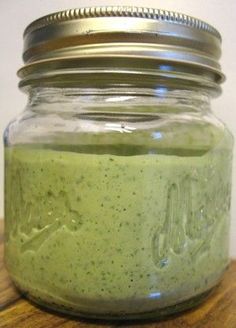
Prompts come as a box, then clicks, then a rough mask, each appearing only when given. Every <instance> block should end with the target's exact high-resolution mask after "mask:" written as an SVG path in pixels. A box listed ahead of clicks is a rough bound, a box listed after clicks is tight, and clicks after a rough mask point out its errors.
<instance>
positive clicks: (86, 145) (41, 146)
mask: <svg viewBox="0 0 236 328" xmlns="http://www.w3.org/2000/svg"><path fill="white" fill-rule="evenodd" d="M220 52H221V37H220V34H219V32H218V31H217V30H216V29H215V28H213V27H212V26H210V25H208V24H207V23H204V22H202V21H200V20H197V19H195V18H192V17H188V16H185V15H182V14H179V13H173V12H169V11H161V10H158V9H147V8H136V7H99V8H98V7H97V8H80V9H75V10H68V11H63V12H59V13H55V14H52V15H48V16H46V17H43V18H40V19H38V20H36V21H35V22H33V23H31V24H30V25H29V26H28V27H27V28H26V30H25V33H24V53H23V59H24V62H25V65H24V67H23V68H22V69H20V70H19V72H18V75H19V77H20V79H21V81H20V87H21V89H23V90H24V91H25V92H26V93H27V94H28V95H29V100H28V104H27V105H26V108H25V109H24V111H23V112H22V114H21V115H19V116H18V117H17V118H16V119H15V120H13V121H12V122H11V123H10V124H9V125H8V127H7V128H6V130H5V134H4V141H5V261H6V265H7V268H8V271H9V274H10V276H11V278H12V280H13V281H14V283H15V284H16V286H17V287H18V288H19V289H20V291H21V292H22V293H23V294H24V295H26V297H28V298H29V299H31V300H33V301H35V302H36V303H38V304H41V305H43V306H45V307H47V308H51V309H54V310H58V311H62V312H66V313H70V314H75V315H80V316H85V317H93V318H105V319H138V318H155V317H159V316H163V315H168V314H171V313H174V312H178V311H182V310H184V309H187V308H189V307H192V306H195V305H197V304H198V303H200V302H201V301H202V300H203V299H205V298H206V296H207V295H209V293H210V292H211V291H212V289H213V288H214V287H215V286H217V284H218V283H219V282H220V280H221V278H222V275H223V273H224V271H225V269H226V268H227V266H228V264H229V253H228V250H229V223H230V194H231V165H232V144H233V138H232V135H231V133H230V132H229V131H228V129H227V128H226V126H225V125H224V123H222V122H221V121H220V120H219V119H218V118H217V117H216V116H215V114H213V112H212V110H211V99H212V98H213V97H216V96H217V95H219V93H220V83H221V82H222V81H223V80H224V76H223V74H222V72H221V69H220V65H219V58H220Z"/></svg>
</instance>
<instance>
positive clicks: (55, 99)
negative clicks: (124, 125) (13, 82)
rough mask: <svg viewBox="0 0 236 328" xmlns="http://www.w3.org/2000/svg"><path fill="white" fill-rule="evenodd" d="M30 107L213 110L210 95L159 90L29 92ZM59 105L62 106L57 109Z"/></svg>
mask: <svg viewBox="0 0 236 328" xmlns="http://www.w3.org/2000/svg"><path fill="white" fill-rule="evenodd" d="M28 92H29V102H28V107H30V108H31V109H34V110H37V109H39V110H40V111H42V110H43V111H50V110H53V111H54V109H55V108H56V109H57V111H68V110H69V111H81V110H98V111H100V110H102V111H109V110H110V109H111V108H118V109H117V110H119V111H127V110H129V109H130V108H131V107H132V108H133V107H135V108H134V110H135V109H137V111H140V110H141V111H147V112H148V111H152V112H154V111H156V112H160V111H161V112H173V111H174V112H176V113H181V112H186V111H187V112H206V111H209V110H210V100H211V97H210V94H209V93H208V92H203V91H202V90H198V89H196V90H184V89H175V90H170V89H168V88H166V87H157V88H127V87H116V88H64V87H63V88H53V87H50V88H48V87H33V88H29V89H28ZM58 104H60V106H58Z"/></svg>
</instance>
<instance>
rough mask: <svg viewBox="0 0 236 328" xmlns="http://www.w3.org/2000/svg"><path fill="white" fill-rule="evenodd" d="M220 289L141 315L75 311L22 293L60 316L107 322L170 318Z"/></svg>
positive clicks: (193, 306) (209, 290)
mask: <svg viewBox="0 0 236 328" xmlns="http://www.w3.org/2000/svg"><path fill="white" fill-rule="evenodd" d="M217 287H218V284H217V285H216V286H214V287H212V288H210V289H208V290H207V291H205V292H204V293H201V294H199V295H197V296H194V297H192V298H190V299H187V300H185V301H183V302H181V303H178V304H175V305H171V306H168V307H165V308H156V309H154V310H152V311H150V312H146V311H145V312H143V313H142V312H140V313H124V312H120V313H111V312H110V313H109V312H107V313H95V312H94V313H89V312H82V311H76V312H75V311H73V309H65V308H62V307H59V306H57V305H56V304H53V305H52V304H49V303H46V302H44V301H42V300H39V299H38V298H36V297H34V296H32V295H30V294H27V293H24V292H22V294H23V296H24V297H25V298H27V299H28V300H29V301H31V302H32V303H33V304H35V305H37V306H39V307H41V308H42V309H44V310H48V311H52V312H56V313H58V314H65V315H69V316H74V317H80V318H82V319H83V320H84V319H85V320H86V319H87V320H105V321H130V320H133V321H134V320H139V321H140V320H141V321H142V320H143V321H146V320H156V319H158V320H162V319H166V318H167V317H168V316H172V315H174V314H177V313H181V312H183V311H186V310H189V309H191V308H195V307H197V306H198V305H200V304H201V303H202V302H204V301H205V300H206V299H207V298H208V297H209V296H210V295H211V294H212V292H213V291H214V290H215V289H216V288H217Z"/></svg>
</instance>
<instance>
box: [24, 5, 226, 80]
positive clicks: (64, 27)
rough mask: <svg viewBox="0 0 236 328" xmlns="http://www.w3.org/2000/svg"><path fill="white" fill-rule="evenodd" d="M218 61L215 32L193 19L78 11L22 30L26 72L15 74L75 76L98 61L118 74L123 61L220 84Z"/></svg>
mask: <svg viewBox="0 0 236 328" xmlns="http://www.w3.org/2000/svg"><path fill="white" fill-rule="evenodd" d="M220 56H221V36H220V34H219V32H218V31H217V30H216V29H215V28H214V27H212V26H211V25H209V24H207V23H205V22H203V21H201V20H198V19H196V18H193V17H190V16H187V15H184V14H180V13H176V12H172V11H167V10H160V9H151V8H138V7H120V6H119V7H91V8H79V9H71V10H65V11H61V12H57V13H53V14H50V15H47V16H44V17H42V18H39V19H38V20H36V21H34V22H33V23H31V24H30V25H29V26H28V27H27V28H26V30H25V32H24V52H23V59H24V63H25V66H24V67H23V68H22V69H20V70H19V72H18V74H19V76H20V77H21V78H22V79H24V80H27V79H28V80H30V79H33V78H39V77H40V76H42V75H45V74H46V72H47V71H48V70H50V69H51V70H52V71H53V72H55V71H57V73H58V72H59V70H64V71H65V69H68V68H69V69H70V70H71V69H72V68H74V69H77V70H79V65H78V63H79V62H81V61H84V60H85V59H86V60H87V62H88V60H92V62H93V65H94V63H95V62H96V61H97V66H99V67H100V68H101V69H102V65H103V64H102V63H104V65H105V66H106V69H107V63H108V61H109V60H111V62H112V64H113V69H114V68H115V67H114V65H115V66H116V63H117V68H119V69H121V66H120V65H121V64H120V63H121V62H124V60H127V61H129V63H130V64H131V66H132V64H134V63H135V62H136V63H137V65H136V66H137V67H139V69H140V71H142V68H143V69H144V70H145V69H146V70H148V69H149V66H148V65H150V63H151V62H152V63H153V65H154V66H155V65H157V64H158V65H159V67H161V68H162V69H161V70H162V73H163V72H165V71H166V72H170V71H179V72H181V69H183V67H185V69H184V70H183V71H186V68H188V69H189V70H191V71H192V72H193V74H199V75H204V76H206V75H207V76H208V78H209V79H210V80H212V81H213V82H214V83H220V82H222V80H223V79H224V76H223V74H222V72H221V67H220V64H219V59H220ZM148 63H149V64H148ZM165 67H166V69H165ZM170 67H172V68H170ZM178 67H179V69H178ZM180 68H181V69H180Z"/></svg>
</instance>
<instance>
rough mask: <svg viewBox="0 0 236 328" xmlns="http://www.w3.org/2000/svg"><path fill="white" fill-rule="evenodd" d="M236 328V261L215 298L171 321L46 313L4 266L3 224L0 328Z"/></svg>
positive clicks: (1, 227)
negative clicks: (80, 317) (82, 317)
mask: <svg viewBox="0 0 236 328" xmlns="http://www.w3.org/2000/svg"><path fill="white" fill-rule="evenodd" d="M54 327H55V328H75V327H76V328H82V327H83V328H98V327H99V328H101V327H105V328H110V327H114V328H115V327H134V328H137V327H142V328H189V327H191V328H193V327H194V328H236V261H233V262H232V263H231V266H230V268H229V270H228V271H227V273H226V274H225V277H224V280H223V282H222V283H221V285H220V286H219V287H218V289H217V290H216V291H215V292H214V294H213V295H212V296H211V297H210V298H209V299H208V300H207V301H206V302H205V303H204V304H202V305H201V306H200V307H198V308H197V309H194V310H191V311H188V312H185V313H183V314H181V315H179V316H175V317H172V318H171V319H169V320H166V321H161V322H150V323H142V324H141V323H132V322H131V323H124V322H123V323H122V322H95V321H93V322H92V321H84V320H78V319H75V318H71V317H69V316H63V315H58V314H55V313H50V312H48V311H43V310H41V309H40V308H38V307H37V306H35V305H33V304H31V303H29V302H28V301H27V300H25V299H24V298H22V297H21V296H20V294H19V293H18V292H17V290H16V289H15V288H14V286H13V284H12V283H11V281H10V279H9V277H8V274H7V272H6V269H5V268H4V265H3V224H2V222H1V221H0V328H54Z"/></svg>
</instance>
